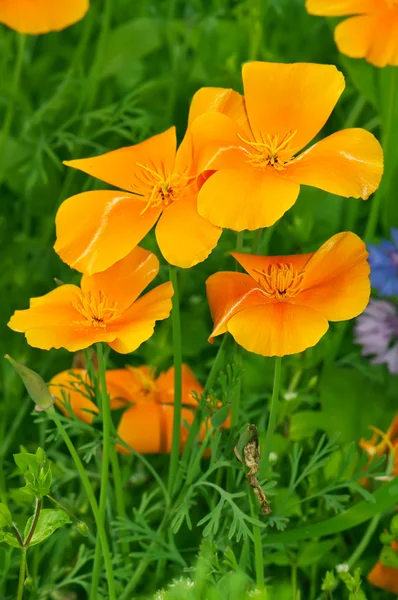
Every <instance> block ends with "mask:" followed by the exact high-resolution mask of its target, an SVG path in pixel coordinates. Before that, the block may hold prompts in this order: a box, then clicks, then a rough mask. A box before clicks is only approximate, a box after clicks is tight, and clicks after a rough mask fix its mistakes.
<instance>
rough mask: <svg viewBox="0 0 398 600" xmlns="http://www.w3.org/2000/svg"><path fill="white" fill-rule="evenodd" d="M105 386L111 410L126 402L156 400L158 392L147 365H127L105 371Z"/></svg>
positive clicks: (134, 402) (135, 402)
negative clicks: (123, 367) (122, 367)
mask: <svg viewBox="0 0 398 600" xmlns="http://www.w3.org/2000/svg"><path fill="white" fill-rule="evenodd" d="M106 387H107V390H108V394H109V397H110V406H111V409H112V410H115V409H117V408H121V407H122V406H125V405H126V404H137V403H142V402H145V403H148V402H156V401H157V398H158V393H157V391H156V382H155V378H154V376H153V372H152V371H151V370H150V368H149V367H147V366H145V365H142V366H141V367H130V366H129V367H127V368H125V369H111V370H109V371H107V372H106Z"/></svg>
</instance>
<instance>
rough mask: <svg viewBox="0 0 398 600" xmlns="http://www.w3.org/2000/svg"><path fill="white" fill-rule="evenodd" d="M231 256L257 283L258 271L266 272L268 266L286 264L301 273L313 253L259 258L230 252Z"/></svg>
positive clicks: (255, 255)
mask: <svg viewBox="0 0 398 600" xmlns="http://www.w3.org/2000/svg"><path fill="white" fill-rule="evenodd" d="M231 255H232V256H233V257H234V259H235V260H237V261H238V263H239V264H240V265H241V266H242V267H243V268H244V269H245V271H246V272H247V273H248V274H249V275H250V276H251V277H253V279H255V280H256V281H258V279H259V271H260V272H261V271H267V270H268V267H269V266H270V265H277V264H280V263H288V264H291V265H292V266H293V267H294V268H295V269H297V270H298V271H301V270H302V269H303V267H304V265H305V264H306V263H307V262H308V260H309V259H310V258H311V256H312V255H313V252H311V253H309V254H291V255H289V256H259V255H257V254H245V253H244V252H231Z"/></svg>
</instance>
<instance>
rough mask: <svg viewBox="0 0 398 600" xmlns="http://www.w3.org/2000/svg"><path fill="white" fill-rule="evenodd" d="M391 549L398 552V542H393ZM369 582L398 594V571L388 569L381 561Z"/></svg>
mask: <svg viewBox="0 0 398 600" xmlns="http://www.w3.org/2000/svg"><path fill="white" fill-rule="evenodd" d="M391 548H392V549H393V550H395V551H396V552H398V544H397V542H392V544H391ZM368 581H369V583H371V584H372V585H374V586H375V587H377V588H380V589H381V590H385V591H386V592H391V593H392V594H394V595H397V594H398V569H394V568H393V567H386V566H385V565H383V563H382V562H381V561H378V562H377V563H376V564H375V566H374V567H373V569H372V570H371V572H370V573H369V575H368Z"/></svg>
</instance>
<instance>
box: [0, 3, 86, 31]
mask: <svg viewBox="0 0 398 600" xmlns="http://www.w3.org/2000/svg"><path fill="white" fill-rule="evenodd" d="M88 8H89V0H0V23H4V24H5V25H7V26H8V27H10V28H11V29H15V31H18V32H19V33H29V34H33V35H35V34H40V33H48V32H49V31H60V30H61V29H65V28H66V27H69V25H73V24H74V23H76V22H77V21H80V19H82V18H83V17H84V15H85V14H86V12H87V10H88Z"/></svg>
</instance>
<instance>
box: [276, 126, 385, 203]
mask: <svg viewBox="0 0 398 600" xmlns="http://www.w3.org/2000/svg"><path fill="white" fill-rule="evenodd" d="M382 174H383V149H382V147H381V145H380V143H379V142H378V141H377V140H376V138H375V137H374V135H372V134H371V133H369V132H368V131H365V130H364V129H345V130H343V131H338V132H337V133H333V134H332V135H330V136H329V137H327V138H325V139H323V140H321V141H320V142H318V143H317V144H315V145H314V146H312V147H311V148H309V149H308V150H306V151H305V152H304V153H303V154H301V155H300V156H299V157H298V158H296V159H295V160H294V162H293V163H292V164H291V165H289V166H288V168H287V169H286V177H288V178H289V179H292V180H293V181H296V182H297V183H300V184H302V185H310V186H313V187H317V188H320V189H322V190H325V191H326V192H329V193H330V194H337V195H338V196H344V197H345V198H349V197H354V198H362V199H363V200H366V199H367V198H368V197H369V196H370V195H371V194H373V192H374V191H375V190H377V188H378V187H379V184H380V180H381V176H382Z"/></svg>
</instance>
